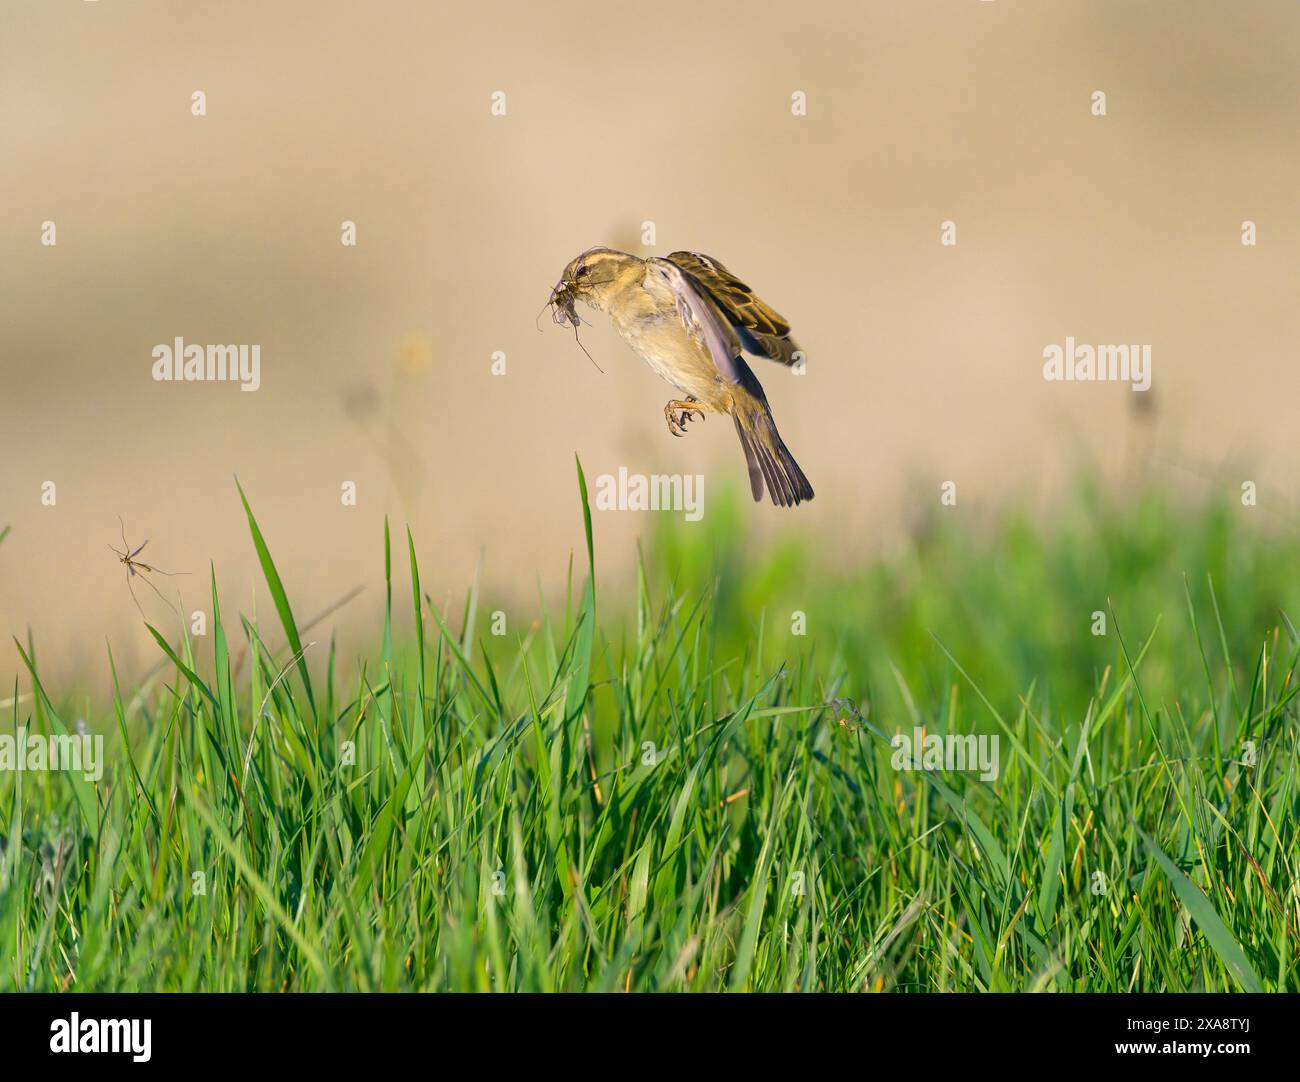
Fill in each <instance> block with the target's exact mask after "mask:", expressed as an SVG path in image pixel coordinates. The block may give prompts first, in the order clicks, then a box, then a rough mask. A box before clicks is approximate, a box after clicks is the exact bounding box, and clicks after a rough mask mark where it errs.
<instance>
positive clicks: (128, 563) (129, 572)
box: [108, 515, 189, 619]
mask: <svg viewBox="0 0 1300 1082" xmlns="http://www.w3.org/2000/svg"><path fill="white" fill-rule="evenodd" d="M117 521H118V524H119V525H120V526H121V527H122V547H121V549H116V548H113V546H112V545H109V546H108V547H109V548H110V549H112V550H113V552H114V553H116V554H117V562H118V563H120V564H123V565H125V567H126V588H127V589H128V590H129V591H130V592H131V600H132V601H134V602H135V607H136V608H137V609H139V611H140V615H141V616H144V609H143V608H141V607H140V599H139V598H138V597H136V596H135V587H134V586H132V585H131V580H132V579H134V578H139V579H140V581H142V582H143V583H144V584H145V585H146V586H148V587H149V589H151V590H152V591H153V592H154V593H156V594H157V595H158V597H159V598H160V599H161V600H162V603H163V604H164V605H166V606H167V607H168V608H169V609H171V610H172V612H175V613H177V615H180V614H179V612H178V611H177V609H176V606H175V605H173V604H172V603H171V602H170V601H168V600H167V598H165V597H163V592H162V591H161V590H160V589H158V587H157V586H155V585H154V584H153V583H152V582H151V581H150V580H149V579H147V578H145V577H144V576H145V574H146V573H147V574H150V575H166V576H167V577H168V578H174V577H175V576H177V575H188V574H189V572H188V571H164V570H163V569H162V568H160V567H153V566H152V565H151V564H147V563H144V562H143V561H141V560H137V559H136V557H137V556H139V555H140V553H142V552H143V551H144V546H145V545H147V544H149V539H148V538H147V537H146V538H145V539H144V544H142V545H140V546H139V547H137V548H136V549H134V550H133V549H132V548H131V545H130V543H129V542H128V541H127V539H126V523H125V522H123V521H122V516H121V515H118V516H117ZM146 619H147V618H146Z"/></svg>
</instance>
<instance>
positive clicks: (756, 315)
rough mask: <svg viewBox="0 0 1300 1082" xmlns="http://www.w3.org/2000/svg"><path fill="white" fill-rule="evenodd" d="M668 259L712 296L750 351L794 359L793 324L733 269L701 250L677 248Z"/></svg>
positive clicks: (783, 360) (786, 361) (776, 358)
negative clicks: (733, 272) (769, 304)
mask: <svg viewBox="0 0 1300 1082" xmlns="http://www.w3.org/2000/svg"><path fill="white" fill-rule="evenodd" d="M667 261H668V262H670V263H672V264H673V265H674V266H676V267H678V268H680V269H681V270H682V272H683V273H685V274H686V275H687V277H688V278H690V279H691V281H692V282H693V283H694V284H695V285H696V286H697V287H698V288H699V289H700V290H701V291H702V292H704V293H705V294H706V295H707V296H708V299H709V300H710V301H712V302H713V304H714V305H715V306H716V308H717V310H718V312H719V313H720V315H721V317H722V318H723V319H724V320H726V321H727V322H728V323H729V324H731V326H733V327H734V328H735V329H736V333H737V334H738V335H739V336H740V341H741V344H742V345H743V346H744V347H745V349H746V350H747V351H748V352H750V353H752V354H754V355H755V356H757V357H768V358H770V359H771V360H774V361H779V362H780V363H781V364H786V365H788V364H793V363H794V361H795V357H794V355H795V353H796V352H798V349H799V347H798V346H797V345H795V343H794V342H793V341H792V340H791V338H790V324H789V323H787V322H786V321H785V319H783V318H782V317H781V315H780V314H779V313H778V312H775V311H774V310H773V309H772V308H770V307H769V306H768V305H767V304H765V303H764V302H763V300H762V299H761V298H759V297H758V296H757V295H755V293H754V291H753V290H752V289H750V288H749V286H747V285H746V284H745V283H744V282H742V281H741V280H740V279H739V278H737V277H736V276H735V275H734V274H732V273H731V271H729V270H727V268H726V267H724V266H723V265H722V264H721V263H719V262H718V261H717V260H716V259H714V258H712V257H711V256H707V255H703V254H702V253H700V252H673V253H672V254H671V255H669V256H668V260H667Z"/></svg>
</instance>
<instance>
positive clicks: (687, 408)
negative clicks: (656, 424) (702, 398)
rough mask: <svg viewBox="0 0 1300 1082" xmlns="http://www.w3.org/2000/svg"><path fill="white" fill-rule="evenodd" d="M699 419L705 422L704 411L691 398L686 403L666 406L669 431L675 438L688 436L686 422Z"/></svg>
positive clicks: (674, 403) (675, 402)
mask: <svg viewBox="0 0 1300 1082" xmlns="http://www.w3.org/2000/svg"><path fill="white" fill-rule="evenodd" d="M696 417H698V418H699V419H700V420H701V421H702V420H704V410H702V409H700V406H699V403H698V402H697V401H696V400H695V399H693V398H691V399H687V400H686V401H685V402H677V401H673V402H669V403H668V405H666V406H664V419H665V420H666V421H667V422H668V431H669V432H671V433H672V434H673V435H674V436H684V435H686V422H687V421H690V420H693V419H694V418H696Z"/></svg>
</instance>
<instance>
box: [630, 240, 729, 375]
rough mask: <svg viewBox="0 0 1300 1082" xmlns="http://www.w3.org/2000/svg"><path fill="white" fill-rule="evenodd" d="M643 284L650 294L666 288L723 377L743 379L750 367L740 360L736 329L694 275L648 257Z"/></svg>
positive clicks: (686, 326)
mask: <svg viewBox="0 0 1300 1082" xmlns="http://www.w3.org/2000/svg"><path fill="white" fill-rule="evenodd" d="M643 285H644V287H645V289H646V290H647V291H649V292H650V293H651V294H655V293H660V294H661V295H663V291H665V290H666V291H667V294H668V295H669V296H670V297H671V300H672V303H673V304H674V305H675V306H676V308H677V314H678V316H679V317H680V318H681V321H682V326H683V327H684V328H685V330H686V333H687V334H689V335H690V336H691V337H692V338H694V339H695V340H696V341H697V342H698V343H699V344H700V345H701V346H703V347H704V348H705V349H706V350H708V352H709V356H711V357H712V358H713V365H714V367H715V368H717V370H718V372H719V374H720V375H721V376H722V378H723V379H725V380H727V381H728V382H729V383H741V382H743V381H744V377H745V376H746V375H747V374H749V368H748V366H747V365H746V364H745V362H744V361H743V360H741V357H740V342H739V340H738V339H737V337H736V332H735V330H734V329H733V328H732V326H731V324H729V323H728V322H727V321H726V320H725V319H724V318H723V317H722V316H721V314H720V313H719V312H718V309H717V306H716V305H715V304H713V303H712V301H710V300H709V298H708V295H707V294H706V293H705V292H704V291H703V289H701V287H700V286H699V284H698V283H697V282H696V281H695V280H694V278H693V277H692V276H691V275H689V274H687V273H685V272H684V271H683V270H682V268H681V267H679V266H678V265H677V264H676V263H674V262H672V261H671V260H667V259H659V258H656V257H652V258H650V259H647V260H646V276H645V279H644V282H643ZM750 378H751V379H752V378H753V377H752V375H750Z"/></svg>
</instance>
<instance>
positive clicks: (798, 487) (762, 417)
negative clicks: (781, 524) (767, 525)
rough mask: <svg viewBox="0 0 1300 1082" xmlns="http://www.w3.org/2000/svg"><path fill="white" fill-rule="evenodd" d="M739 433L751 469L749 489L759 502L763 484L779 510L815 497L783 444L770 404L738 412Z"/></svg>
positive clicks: (751, 406) (760, 404)
mask: <svg viewBox="0 0 1300 1082" xmlns="http://www.w3.org/2000/svg"><path fill="white" fill-rule="evenodd" d="M732 417H733V420H734V421H735V422H736V434H737V435H738V436H739V437H740V446H741V448H742V449H743V450H744V452H745V462H746V463H747V464H748V466H749V488H750V491H751V492H752V493H753V494H754V500H755V501H756V502H757V501H758V500H761V499H762V498H763V485H764V483H765V482H766V484H767V492H768V495H769V496H770V497H771V500H772V502H773V503H774V504H776V505H777V506H778V507H793V506H795V505H796V504H799V503H802V502H803V501H804V500H811V499H812V498H813V488H812V485H810V484H809V483H808V478H807V477H805V476H804V472H803V470H801V469H800V468H799V463H797V462H796V461H795V460H794V456H793V455H792V454H790V450H789V448H788V447H786V445H785V443H784V441H782V439H781V436H780V434H779V433H778V432H777V430H776V422H775V421H773V420H772V411H771V410H769V409H768V407H767V403H766V402H762V401H758V402H755V403H753V404H752V405H746V406H744V407H741V408H740V409H738V410H737V411H736V412H735V413H734V414H733V415H732Z"/></svg>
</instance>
